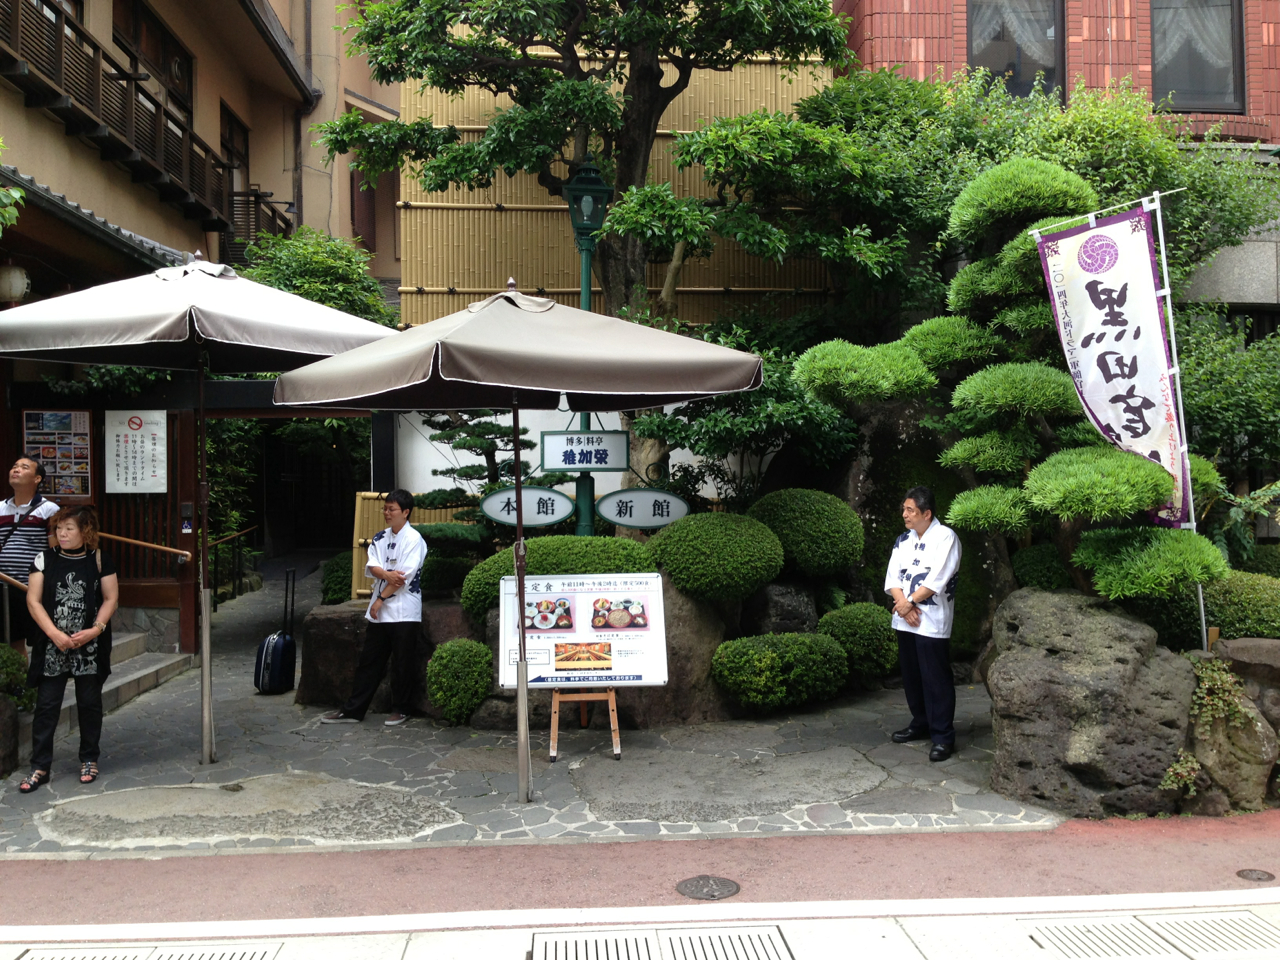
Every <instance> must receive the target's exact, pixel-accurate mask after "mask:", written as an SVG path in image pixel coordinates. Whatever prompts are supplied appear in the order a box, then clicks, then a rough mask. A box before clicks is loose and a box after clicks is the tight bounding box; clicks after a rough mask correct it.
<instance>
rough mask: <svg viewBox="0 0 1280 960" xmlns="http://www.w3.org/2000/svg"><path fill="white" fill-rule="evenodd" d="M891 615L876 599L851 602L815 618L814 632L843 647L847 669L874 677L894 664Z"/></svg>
mask: <svg viewBox="0 0 1280 960" xmlns="http://www.w3.org/2000/svg"><path fill="white" fill-rule="evenodd" d="M892 623H893V615H892V614H891V613H890V612H889V611H888V610H886V609H885V608H884V607H882V606H880V605H879V604H877V603H851V604H849V605H848V606H845V607H841V608H840V609H838V610H832V611H831V612H830V613H828V614H826V615H825V616H824V617H823V618H822V619H821V620H819V621H818V632H819V633H825V634H826V635H827V636H829V637H832V638H834V639H835V641H836V642H837V643H838V644H840V646H841V647H843V648H844V652H845V655H846V656H847V657H848V661H849V673H850V674H852V675H855V676H860V677H865V678H867V679H870V680H876V679H879V678H880V677H883V676H885V675H886V674H888V673H890V672H891V671H892V670H893V669H894V668H895V667H896V666H897V665H898V635H897V634H896V633H894V632H893V627H892V626H891V624H892Z"/></svg>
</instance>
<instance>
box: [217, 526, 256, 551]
mask: <svg viewBox="0 0 1280 960" xmlns="http://www.w3.org/2000/svg"><path fill="white" fill-rule="evenodd" d="M257 529H258V527H257V525H256V524H255V525H254V526H252V527H245V528H244V529H243V530H241V531H240V532H239V533H233V534H231V536H229V537H223V538H222V539H221V540H210V541H209V546H211V547H216V546H217V545H218V544H220V543H226V542H227V541H229V540H234V539H235V538H236V537H243V536H244V535H245V534H246V533H253V531H255V530H257Z"/></svg>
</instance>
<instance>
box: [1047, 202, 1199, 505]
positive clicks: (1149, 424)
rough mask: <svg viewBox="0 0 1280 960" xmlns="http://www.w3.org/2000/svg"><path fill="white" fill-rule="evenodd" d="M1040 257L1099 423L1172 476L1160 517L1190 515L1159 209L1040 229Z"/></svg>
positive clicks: (1084, 397) (1074, 373)
mask: <svg viewBox="0 0 1280 960" xmlns="http://www.w3.org/2000/svg"><path fill="white" fill-rule="evenodd" d="M1039 247H1040V261H1041V264H1042V265H1043V266H1044V275H1045V281H1046V282H1047V283H1048V285H1049V298H1050V301H1051V303H1052V305H1053V315H1054V319H1055V320H1056V321H1057V325H1058V336H1059V339H1060V340H1061V341H1062V350H1063V352H1064V353H1065V354H1066V358H1067V366H1068V368H1069V369H1070V371H1071V377H1072V379H1073V380H1074V381H1075V385H1076V390H1077V391H1078V392H1079V394H1080V401H1081V403H1083V404H1084V409H1085V411H1086V412H1087V413H1088V415H1089V419H1090V420H1091V421H1092V422H1093V425H1094V426H1095V427H1097V428H1098V430H1099V431H1100V432H1101V433H1102V435H1103V436H1104V437H1106V438H1107V439H1108V440H1109V441H1111V442H1112V443H1113V444H1115V445H1116V446H1117V447H1119V448H1120V449H1122V450H1128V451H1130V452H1131V453H1136V454H1138V455H1139V456H1142V457H1146V458H1148V459H1150V460H1154V461H1156V462H1157V463H1159V464H1160V465H1161V466H1163V467H1164V468H1165V469H1166V470H1167V471H1169V473H1170V475H1172V477H1173V483H1174V487H1173V500H1172V502H1171V503H1170V504H1169V505H1168V506H1167V507H1164V508H1162V509H1160V510H1158V511H1155V515H1154V516H1153V520H1154V521H1155V522H1156V523H1159V524H1162V525H1165V526H1177V525H1179V524H1181V523H1183V522H1185V521H1186V520H1187V519H1188V518H1189V516H1190V506H1191V501H1190V473H1189V469H1188V465H1187V461H1186V457H1185V456H1184V455H1183V452H1182V436H1181V431H1180V429H1179V427H1178V417H1177V409H1178V408H1177V398H1176V397H1175V396H1174V392H1173V385H1172V382H1171V376H1170V367H1171V358H1170V354H1169V349H1168V345H1167V341H1166V335H1165V326H1164V310H1163V307H1162V304H1161V302H1160V295H1159V291H1160V290H1161V287H1162V284H1161V283H1160V279H1159V267H1158V261H1157V259H1156V249H1155V238H1154V236H1153V235H1152V222H1151V214H1150V213H1149V212H1147V211H1146V210H1143V209H1134V210H1130V211H1128V212H1127V213H1121V214H1118V215H1116V216H1112V217H1100V218H1098V220H1097V221H1096V223H1095V224H1094V226H1088V225H1085V226H1080V227H1074V228H1072V229H1070V230H1063V231H1061V232H1059V233H1052V234H1045V235H1043V236H1041V237H1039Z"/></svg>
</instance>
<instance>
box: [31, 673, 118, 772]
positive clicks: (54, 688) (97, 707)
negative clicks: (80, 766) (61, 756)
mask: <svg viewBox="0 0 1280 960" xmlns="http://www.w3.org/2000/svg"><path fill="white" fill-rule="evenodd" d="M67 679H68V675H67V674H63V675H62V676H60V677H44V678H43V679H42V680H41V681H40V686H39V687H37V688H36V712H35V715H34V716H33V717H32V718H31V769H32V770H48V769H49V768H50V766H51V765H52V764H53V735H54V733H56V732H57V729H58V716H59V714H61V713H62V696H63V694H65V693H66V692H67ZM72 679H74V680H75V682H76V714H77V716H78V717H79V721H80V762H81V763H89V762H93V763H97V762H98V756H99V753H100V751H99V749H98V741H99V740H101V738H102V681H103V678H102V677H101V676H99V675H98V674H94V675H93V676H91V677H73V678H72Z"/></svg>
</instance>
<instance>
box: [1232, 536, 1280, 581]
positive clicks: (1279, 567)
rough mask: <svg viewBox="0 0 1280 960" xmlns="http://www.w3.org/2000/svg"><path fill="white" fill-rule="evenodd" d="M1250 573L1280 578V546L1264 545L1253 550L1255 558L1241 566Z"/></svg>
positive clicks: (1274, 544) (1273, 544)
mask: <svg viewBox="0 0 1280 960" xmlns="http://www.w3.org/2000/svg"><path fill="white" fill-rule="evenodd" d="M1240 568H1241V569H1242V570H1245V571H1246V572H1248V573H1262V574H1266V575H1267V576H1268V577H1280V544H1276V543H1263V544H1259V545H1258V546H1256V547H1254V548H1253V556H1252V557H1251V558H1250V559H1248V560H1246V561H1245V562H1244V563H1243V564H1241V565H1240Z"/></svg>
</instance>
